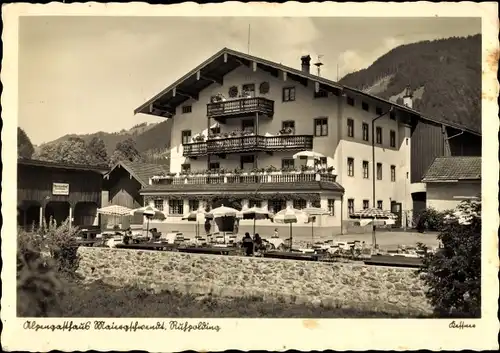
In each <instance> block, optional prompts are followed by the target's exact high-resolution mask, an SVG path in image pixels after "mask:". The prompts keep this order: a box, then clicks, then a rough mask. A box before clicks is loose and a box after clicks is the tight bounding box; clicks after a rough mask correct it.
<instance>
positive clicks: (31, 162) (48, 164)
mask: <svg viewBox="0 0 500 353" xmlns="http://www.w3.org/2000/svg"><path fill="white" fill-rule="evenodd" d="M17 164H18V165H24V166H31V167H42V168H57V169H66V170H79V171H90V172H96V173H102V174H104V173H106V172H107V171H108V170H109V167H107V166H93V165H87V164H75V163H62V162H52V161H42V160H38V159H30V158H19V159H18V160H17Z"/></svg>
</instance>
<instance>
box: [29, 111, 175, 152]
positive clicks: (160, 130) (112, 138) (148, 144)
mask: <svg viewBox="0 0 500 353" xmlns="http://www.w3.org/2000/svg"><path fill="white" fill-rule="evenodd" d="M171 126H172V121H171V120H170V119H168V120H165V121H162V122H161V123H157V124H149V125H148V124H147V123H142V124H137V125H135V126H134V127H132V128H131V129H129V130H125V129H123V130H122V131H120V132H113V133H109V132H103V131H99V132H96V133H93V134H87V135H78V134H68V135H64V136H62V137H60V138H58V139H56V140H54V141H51V142H47V143H46V145H47V144H55V143H59V142H63V141H65V140H67V139H69V138H70V137H80V138H82V139H83V140H84V141H85V142H88V141H90V140H91V139H92V138H93V137H99V138H100V139H102V140H103V141H104V145H105V146H106V151H107V152H108V155H109V156H111V155H112V154H113V151H114V150H115V147H116V144H117V143H118V142H122V141H124V140H126V139H128V138H132V139H133V140H134V141H135V143H136V145H137V149H138V151H139V152H141V153H145V154H146V155H150V156H153V155H157V154H159V153H164V152H166V149H168V147H170V129H171ZM38 148H39V147H38Z"/></svg>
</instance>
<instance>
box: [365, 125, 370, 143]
mask: <svg viewBox="0 0 500 353" xmlns="http://www.w3.org/2000/svg"><path fill="white" fill-rule="evenodd" d="M368 129H369V127H368V124H367V123H363V141H369V140H370V138H369V136H370V135H369V134H368Z"/></svg>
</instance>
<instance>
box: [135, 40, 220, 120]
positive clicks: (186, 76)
mask: <svg viewBox="0 0 500 353" xmlns="http://www.w3.org/2000/svg"><path fill="white" fill-rule="evenodd" d="M227 51H228V49H227V48H223V49H222V50H219V51H218V52H217V53H215V54H214V55H212V56H211V57H210V58H208V59H207V60H205V61H204V62H202V63H201V64H200V65H198V66H196V67H195V68H194V69H192V70H191V71H189V72H188V73H187V74H185V75H184V76H182V77H181V78H179V79H178V80H177V81H175V82H174V83H172V84H171V85H170V86H168V87H167V88H165V89H163V90H162V91H160V93H158V94H156V95H155V96H153V97H152V98H150V99H148V100H147V101H146V102H145V103H143V104H142V105H140V106H139V107H138V108H136V109H135V110H134V115H135V114H138V113H143V114H148V112H147V111H146V112H145V111H143V110H144V109H145V108H147V107H148V106H149V105H151V104H152V103H153V102H154V101H155V100H157V99H158V98H161V97H162V96H163V95H165V94H166V93H167V92H168V91H170V90H172V89H173V88H174V87H176V86H178V85H179V84H180V83H182V82H183V81H185V80H187V79H188V78H189V77H191V76H192V75H194V74H195V73H196V72H197V71H199V70H201V69H202V68H203V67H205V66H207V65H208V64H210V63H211V62H212V61H214V60H215V59H217V58H218V57H219V56H221V55H223V54H224V53H225V52H227Z"/></svg>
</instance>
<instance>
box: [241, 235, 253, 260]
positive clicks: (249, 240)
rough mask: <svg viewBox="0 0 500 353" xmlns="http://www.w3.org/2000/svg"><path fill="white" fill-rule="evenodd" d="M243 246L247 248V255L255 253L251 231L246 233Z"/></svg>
mask: <svg viewBox="0 0 500 353" xmlns="http://www.w3.org/2000/svg"><path fill="white" fill-rule="evenodd" d="M241 247H242V248H244V249H245V255H246V256H252V255H253V240H252V237H251V236H250V233H248V232H246V233H245V236H244V237H243V241H242V244H241Z"/></svg>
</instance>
